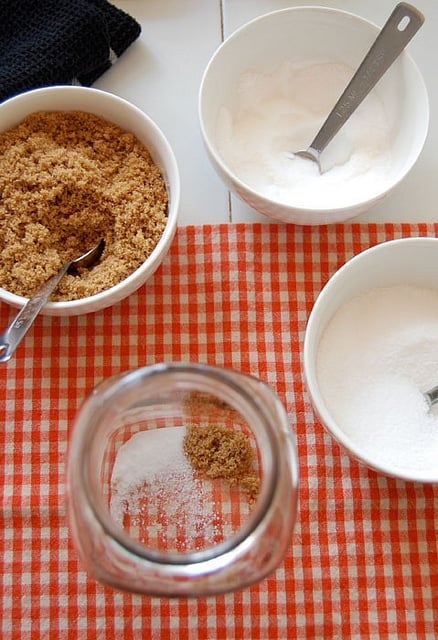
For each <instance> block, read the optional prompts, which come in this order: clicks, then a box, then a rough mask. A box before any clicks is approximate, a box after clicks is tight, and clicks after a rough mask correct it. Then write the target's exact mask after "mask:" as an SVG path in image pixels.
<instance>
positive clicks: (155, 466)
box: [110, 427, 221, 551]
mask: <svg viewBox="0 0 438 640" xmlns="http://www.w3.org/2000/svg"><path fill="white" fill-rule="evenodd" d="M185 433H186V430H185V428H183V427H165V428H160V429H153V430H149V431H141V432H138V433H136V434H135V435H133V436H132V437H131V438H130V439H129V440H128V441H127V442H126V443H125V444H123V446H121V447H120V449H119V450H118V452H117V456H116V459H115V463H114V467H113V471H112V476H111V488H112V493H111V501H110V511H111V514H112V516H113V518H114V519H115V521H116V522H118V523H119V524H121V525H122V526H124V527H125V528H126V524H125V520H126V517H128V521H129V525H128V529H129V531H130V533H131V535H132V533H133V531H135V532H136V536H137V537H138V538H139V539H142V540H143V542H145V543H146V544H147V545H148V546H156V547H160V548H168V549H170V550H174V549H176V548H177V549H178V550H180V551H189V550H191V549H195V548H197V544H198V541H199V539H202V543H200V544H201V546H205V545H206V544H207V545H208V544H213V543H214V542H215V539H216V537H217V536H218V535H221V530H220V529H218V528H217V521H218V515H217V513H215V509H214V505H213V504H212V501H211V495H210V493H209V491H208V490H206V488H205V486H204V483H203V482H202V481H200V480H199V479H196V478H195V477H194V472H193V469H192V467H191V466H190V463H189V462H188V460H187V458H186V457H185V455H184V452H183V439H184V436H185ZM200 536H201V538H200Z"/></svg>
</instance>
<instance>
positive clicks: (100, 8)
mask: <svg viewBox="0 0 438 640" xmlns="http://www.w3.org/2000/svg"><path fill="white" fill-rule="evenodd" d="M140 30H141V29H140V25H139V24H138V23H137V22H136V21H135V20H134V19H133V18H132V17H131V16H129V15H127V14H126V13H125V12H124V11H122V10H121V9H118V8H117V7H115V6H114V5H112V4H110V3H109V2H107V0H38V1H37V2H35V0H0V101H2V100H4V99H5V98H8V97H10V96H13V95H15V94H17V93H20V92H22V91H26V90H28V89H34V88H36V87H41V86H47V85H53V84H81V85H86V86H89V85H91V84H93V82H94V81H95V80H97V78H99V76H101V75H102V73H104V72H105V71H106V70H107V69H109V67H111V65H112V64H113V62H114V61H115V60H117V58H118V57H119V56H120V55H121V54H122V53H123V52H124V51H125V49H127V47H129V45H130V44H131V43H132V42H133V41H134V40H135V39H136V38H137V37H138V36H139V34H140Z"/></svg>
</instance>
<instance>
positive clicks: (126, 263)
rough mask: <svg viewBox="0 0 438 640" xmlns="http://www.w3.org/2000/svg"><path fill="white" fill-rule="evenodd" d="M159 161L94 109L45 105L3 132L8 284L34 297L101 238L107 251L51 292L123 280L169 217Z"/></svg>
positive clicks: (0, 157)
mask: <svg viewBox="0 0 438 640" xmlns="http://www.w3.org/2000/svg"><path fill="white" fill-rule="evenodd" d="M167 203H168V196H167V190H166V185H165V182H164V179H163V176H162V175H161V172H160V169H159V168H158V167H157V166H156V165H155V164H154V162H153V160H152V158H151V156H150V154H149V152H148V150H147V149H146V148H145V147H144V146H143V145H142V144H141V143H140V142H139V141H138V140H137V139H136V138H135V136H134V135H133V134H131V133H129V132H127V131H125V130H123V129H121V128H120V127H118V126H117V125H115V124H113V123H110V122H108V121H106V120H104V119H103V118H101V117H99V116H96V115H94V114H90V113H85V112H80V111H58V112H38V113H33V114H31V115H29V116H28V117H26V118H25V119H24V120H23V121H22V122H21V123H20V124H18V125H17V126H16V127H14V128H13V129H10V130H8V131H6V132H3V133H0V222H1V233H0V286H1V287H3V288H4V289H6V290H7V291H9V292H11V293H14V294H17V295H21V296H25V297H29V296H31V295H32V294H33V293H34V292H35V291H36V289H37V288H38V287H39V286H40V285H41V284H42V283H43V282H44V281H45V280H46V279H47V278H49V277H50V276H51V275H53V274H54V273H55V272H56V271H57V270H58V269H59V268H60V267H61V266H62V264H64V263H65V262H67V261H68V260H70V259H72V258H75V257H77V256H79V255H81V254H82V253H84V252H85V251H87V250H88V249H90V248H91V247H93V246H94V245H95V244H96V242H98V241H99V240H100V238H104V239H105V243H106V245H105V251H104V253H103V255H102V257H101V260H100V261H99V263H98V264H97V265H95V266H94V267H93V268H92V269H89V270H87V269H84V270H83V271H82V272H81V274H80V277H77V276H74V275H66V276H65V277H64V278H63V280H62V281H61V283H60V284H59V286H58V288H57V289H56V291H55V293H54V294H53V295H52V297H51V299H52V300H75V299H78V298H83V297H87V296H91V295H94V294H96V293H99V292H100V291H103V290H105V289H108V288H109V287H111V286H114V285H115V284H117V283H119V282H121V281H122V280H123V279H125V278H126V277H127V276H128V275H130V274H131V273H132V272H133V271H135V269H137V268H138V267H139V266H140V265H141V264H142V263H143V262H144V261H145V259H146V258H147V257H148V256H149V255H150V254H151V252H152V251H153V249H154V247H155V246H156V244H157V242H158V241H159V239H160V237H161V235H162V233H163V231H164V228H165V226H166V222H167Z"/></svg>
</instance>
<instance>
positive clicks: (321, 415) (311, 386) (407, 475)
mask: <svg viewBox="0 0 438 640" xmlns="http://www.w3.org/2000/svg"><path fill="white" fill-rule="evenodd" d="M402 244H403V245H405V246H406V247H408V246H409V245H411V246H415V245H419V246H420V247H421V246H424V245H426V244H429V245H432V244H436V245H438V237H431V236H418V237H403V238H396V239H393V240H385V241H383V242H379V243H378V244H376V245H373V246H371V247H368V248H367V249H364V250H363V251H361V252H359V253H357V254H356V255H354V256H353V257H351V258H350V259H349V260H347V261H346V262H345V263H344V264H343V265H341V266H340V267H339V269H337V270H336V271H335V272H334V273H333V274H332V275H331V276H330V278H329V279H328V280H327V282H326V283H325V285H324V286H323V287H322V289H321V291H320V292H319V294H318V295H317V298H316V300H315V302H314V304H313V307H312V310H311V312H310V314H309V316H308V320H307V325H306V329H305V333H304V342H303V350H302V362H303V377H304V383H305V386H306V388H307V392H308V395H309V396H310V400H311V404H312V407H313V410H314V412H315V414H316V415H317V417H318V419H319V421H320V423H321V425H322V426H323V428H324V429H325V431H326V432H327V433H328V434H329V435H331V436H332V438H333V439H334V440H335V441H336V442H337V443H338V444H340V445H341V446H342V447H343V449H344V451H345V452H346V453H347V454H349V455H350V456H351V457H352V458H354V459H356V460H358V461H359V462H361V463H363V464H364V465H365V466H367V467H368V468H370V469H372V470H374V471H376V472H378V473H382V474H384V475H386V476H390V477H393V478H398V479H400V480H404V481H407V482H420V483H423V484H434V483H436V482H438V469H437V471H436V475H435V476H432V475H431V474H430V473H428V474H426V475H424V474H423V475H422V474H421V472H420V471H418V470H417V469H414V470H407V471H403V469H401V468H400V467H397V465H394V464H390V463H381V462H378V461H377V462H376V461H375V460H374V459H373V458H372V456H370V455H368V454H367V453H366V452H363V451H362V449H361V447H360V446H358V445H357V443H356V442H355V441H354V440H353V439H352V438H351V437H350V436H348V435H347V434H346V433H345V432H344V431H343V430H342V429H341V427H340V426H338V424H337V423H336V421H335V419H334V418H333V417H332V414H331V412H330V411H329V409H328V407H327V405H326V403H325V401H324V398H323V395H322V393H321V392H320V390H319V384H318V379H317V375H316V367H315V363H316V355H317V350H318V345H317V344H316V332H317V330H318V327H317V324H318V322H319V317H320V313H321V311H320V308H321V307H322V306H323V305H324V304H325V302H326V300H327V299H328V298H329V296H330V295H331V293H332V290H333V289H334V288H335V287H337V286H338V281H339V280H341V279H342V278H343V274H344V273H345V272H346V271H348V270H349V269H350V267H351V265H352V264H357V263H358V262H361V261H362V260H367V259H368V258H369V256H372V255H374V254H375V253H381V252H385V251H391V249H392V247H397V246H401V245H402ZM437 248H438V247H437ZM437 291H438V288H437ZM332 317H333V314H332V315H331V316H330V318H328V319H327V321H326V322H325V324H324V328H325V327H326V326H327V324H328V322H329V321H330V319H331V318H332Z"/></svg>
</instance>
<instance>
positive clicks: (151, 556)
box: [79, 362, 280, 570]
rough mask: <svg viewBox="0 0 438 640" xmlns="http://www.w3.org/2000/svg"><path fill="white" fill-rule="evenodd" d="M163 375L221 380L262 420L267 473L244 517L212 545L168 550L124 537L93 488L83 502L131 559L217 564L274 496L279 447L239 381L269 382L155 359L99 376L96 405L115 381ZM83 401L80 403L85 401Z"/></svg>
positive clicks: (84, 462) (85, 472) (85, 471)
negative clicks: (268, 461) (267, 445)
mask: <svg viewBox="0 0 438 640" xmlns="http://www.w3.org/2000/svg"><path fill="white" fill-rule="evenodd" d="M166 374H174V375H182V376H184V379H185V380H186V381H187V379H188V378H187V376H188V375H190V376H191V378H190V380H195V379H196V380H198V381H199V380H202V379H203V378H204V379H205V378H208V379H209V380H210V381H214V382H216V383H221V384H224V385H225V386H226V387H227V388H228V389H229V390H230V391H231V393H232V394H234V397H237V396H238V397H239V399H240V401H241V402H242V403H243V404H245V406H247V407H251V408H252V409H253V410H254V411H255V412H256V414H257V416H258V419H259V421H260V424H262V425H263V428H264V430H265V432H266V434H267V437H268V440H269V443H270V455H271V457H272V464H271V468H270V473H269V474H268V477H265V475H266V474H265V470H263V482H262V486H261V490H260V494H259V495H258V496H257V499H256V503H255V505H254V507H253V509H252V510H251V513H250V514H249V515H248V518H247V519H246V520H245V522H244V523H243V524H242V526H241V527H239V528H238V529H237V531H235V532H234V533H233V534H232V535H230V536H229V537H227V539H226V540H223V541H221V542H219V543H218V544H215V545H211V546H207V547H206V548H205V549H201V550H190V551H187V552H176V551H170V552H169V551H161V550H158V549H153V548H151V547H147V546H145V545H143V544H141V543H139V542H137V541H136V540H134V539H133V538H132V537H130V536H129V535H128V534H127V533H126V532H125V531H124V529H123V528H122V527H121V526H120V525H118V524H117V522H115V521H114V519H112V518H111V515H110V513H109V510H108V509H107V508H105V507H104V505H103V504H102V497H101V495H100V496H99V494H98V492H95V491H87V492H86V495H87V501H88V504H89V506H90V508H91V509H92V511H93V513H94V517H95V518H96V519H97V520H98V522H99V524H100V526H101V527H102V529H103V531H104V532H105V534H106V535H108V536H110V537H111V538H112V539H113V540H114V541H115V542H116V543H117V544H118V545H119V546H120V547H121V548H122V549H124V550H125V551H126V552H128V553H131V554H134V555H135V556H136V557H137V559H139V558H140V559H141V560H143V561H145V562H148V563H152V564H155V565H160V566H162V567H165V566H166V565H168V566H172V568H173V570H175V567H176V566H180V567H181V568H183V567H184V568H187V566H189V565H200V564H203V563H207V562H210V563H216V564H217V563H218V562H219V563H220V562H221V559H223V557H224V556H226V555H229V554H230V553H232V552H233V551H234V552H236V553H238V549H239V548H240V547H241V546H242V545H243V546H245V542H246V541H248V539H249V538H250V537H251V535H253V534H255V531H256V530H257V528H258V527H259V526H261V525H262V522H263V521H264V519H265V518H266V514H267V512H268V511H269V506H270V504H271V502H272V500H273V496H274V495H275V491H276V487H277V485H278V482H279V477H278V475H279V466H280V465H278V464H277V462H278V460H279V457H280V446H279V442H278V440H277V439H276V437H275V433H274V429H273V426H272V423H271V420H270V419H269V415H268V412H267V409H266V404H265V403H263V402H261V401H260V400H259V398H258V397H257V395H256V394H255V393H251V392H250V390H249V389H247V388H245V386H244V385H243V384H242V383H243V381H244V380H248V379H250V380H252V381H253V383H257V384H260V385H263V387H261V388H264V389H265V390H267V389H269V387H268V386H267V385H266V384H265V383H263V382H261V381H260V380H258V379H257V378H255V377H253V376H250V375H248V374H243V373H240V372H236V371H234V370H231V369H225V368H222V367H217V366H212V365H206V364H198V363H196V364H195V363H183V362H179V363H175V362H174V363H158V364H154V365H150V366H145V367H140V368H138V369H134V370H130V371H126V372H122V373H121V374H118V375H116V376H113V377H112V378H109V379H106V380H104V381H103V382H102V383H101V384H100V385H98V386H97V387H96V389H95V391H97V390H98V389H99V388H102V387H103V390H104V394H103V398H102V399H101V404H100V406H105V405H106V404H107V403H108V401H109V398H110V397H112V398H114V396H117V395H118V393H122V391H119V392H117V391H115V388H116V386H115V383H117V382H119V383H120V382H121V381H122V382H123V389H124V390H126V388H129V386H130V385H132V386H134V384H136V383H137V382H138V380H139V378H141V379H142V380H144V379H148V378H152V377H156V376H163V375H166ZM186 385H187V382H186ZM187 388H190V385H187ZM191 389H192V390H194V389H195V387H194V385H192V387H191ZM196 389H199V387H196ZM95 397H96V394H95V393H93V392H92V393H91V394H90V396H89V398H88V399H87V400H88V402H90V403H93V400H94V399H95ZM87 400H86V401H85V403H84V405H87ZM232 406H233V408H236V407H234V405H232ZM92 431H93V430H92V429H89V430H88V432H87V433H86V434H85V438H84V440H83V442H82V447H81V449H82V451H81V453H80V458H79V460H80V461H81V464H80V474H81V483H82V485H83V486H84V487H88V488H89V487H90V486H92V480H91V478H90V465H89V464H88V463H89V459H88V454H89V452H90V451H91V442H92V439H93V433H92Z"/></svg>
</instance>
